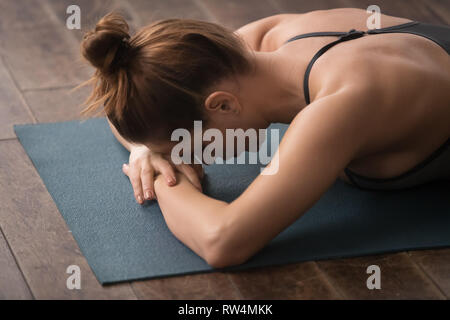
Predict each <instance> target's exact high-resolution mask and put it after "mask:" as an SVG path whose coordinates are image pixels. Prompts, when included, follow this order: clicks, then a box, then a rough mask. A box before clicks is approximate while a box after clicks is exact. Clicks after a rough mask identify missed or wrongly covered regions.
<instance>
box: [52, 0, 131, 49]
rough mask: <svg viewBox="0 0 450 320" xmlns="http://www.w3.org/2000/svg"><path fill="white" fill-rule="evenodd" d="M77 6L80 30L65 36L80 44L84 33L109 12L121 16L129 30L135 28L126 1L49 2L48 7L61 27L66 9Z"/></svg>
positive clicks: (64, 21)
mask: <svg viewBox="0 0 450 320" xmlns="http://www.w3.org/2000/svg"><path fill="white" fill-rule="evenodd" d="M70 5H78V6H79V7H80V11H81V29H80V30H76V29H74V30H67V32H66V33H67V35H69V34H70V35H71V36H74V37H75V38H77V40H78V43H79V42H81V39H82V38H83V34H84V32H85V31H87V30H90V29H93V28H94V27H95V24H96V23H97V22H98V20H100V18H102V17H103V16H104V15H106V14H107V13H109V12H112V11H115V12H118V13H120V14H121V15H123V17H124V18H125V19H126V21H127V22H128V24H129V25H130V27H131V28H133V27H135V26H136V24H137V23H136V21H135V19H136V15H135V14H134V12H131V11H130V6H129V3H128V1H118V0H59V1H50V3H49V7H50V8H51V9H50V10H52V11H53V13H54V16H55V19H56V20H57V21H59V22H60V23H61V24H62V25H65V24H66V20H67V17H68V14H67V13H66V10H67V7H68V6H70Z"/></svg>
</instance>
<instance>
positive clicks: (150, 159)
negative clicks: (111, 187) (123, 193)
mask: <svg viewBox="0 0 450 320" xmlns="http://www.w3.org/2000/svg"><path fill="white" fill-rule="evenodd" d="M175 169H176V170H178V171H180V172H181V173H183V174H184V175H185V176H186V177H187V178H188V179H189V181H190V182H191V183H192V184H193V185H194V186H195V187H196V188H197V189H199V190H200V191H202V186H201V183H200V180H201V179H202V178H203V168H202V166H201V165H188V164H180V165H175V164H173V163H172V162H171V161H170V160H168V159H166V158H165V157H164V156H163V155H162V154H160V153H156V152H152V151H151V150H150V149H149V148H147V147H146V146H142V145H141V146H134V147H131V150H130V158H129V164H126V163H125V164H123V166H122V171H123V173H124V174H126V175H127V176H128V177H129V178H130V182H131V185H132V187H133V191H134V197H135V198H136V201H137V202H138V203H139V204H142V203H144V201H145V200H153V199H156V193H155V189H154V185H153V182H154V179H155V176H156V175H158V174H161V175H162V176H163V177H164V180H165V181H166V183H167V184H168V185H169V186H173V185H175V184H176V182H177V180H176V175H175Z"/></svg>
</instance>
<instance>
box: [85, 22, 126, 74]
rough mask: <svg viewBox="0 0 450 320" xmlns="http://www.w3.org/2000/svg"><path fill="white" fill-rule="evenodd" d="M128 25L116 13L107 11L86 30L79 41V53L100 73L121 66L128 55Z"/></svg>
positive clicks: (108, 71) (111, 70) (112, 70)
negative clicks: (91, 27)
mask: <svg viewBox="0 0 450 320" xmlns="http://www.w3.org/2000/svg"><path fill="white" fill-rule="evenodd" d="M129 39H130V35H129V27H128V24H127V22H126V21H125V19H124V18H123V17H122V16H121V15H119V14H117V13H109V14H107V15H106V16H104V17H103V18H102V19H100V21H99V22H98V23H97V24H96V26H95V29H94V30H93V31H88V32H87V33H86V34H85V35H84V38H83V41H82V43H81V54H82V55H83V57H84V58H85V59H86V60H88V61H89V62H90V63H91V64H92V65H93V66H94V67H95V68H97V69H98V70H100V71H101V72H102V73H111V72H114V71H115V69H116V68H118V67H122V66H124V65H125V63H126V58H127V57H128V56H129V52H130V44H129V41H128V40H129Z"/></svg>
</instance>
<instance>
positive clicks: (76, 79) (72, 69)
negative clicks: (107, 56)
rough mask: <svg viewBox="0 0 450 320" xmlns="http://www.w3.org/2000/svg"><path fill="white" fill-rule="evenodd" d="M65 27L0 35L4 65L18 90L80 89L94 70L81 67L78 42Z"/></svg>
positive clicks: (17, 31)
mask: <svg viewBox="0 0 450 320" xmlns="http://www.w3.org/2000/svg"><path fill="white" fill-rule="evenodd" d="M68 34H70V30H67V29H66V28H65V27H37V28H33V29H27V30H15V31H14V32H11V31H8V32H5V33H2V34H1V35H0V47H1V48H2V49H1V50H2V54H3V55H4V57H5V63H6V65H7V66H8V68H9V69H10V70H11V72H12V74H13V77H14V79H15V81H16V82H17V84H18V86H19V89H21V90H23V89H35V88H45V87H59V86H70V85H77V84H79V83H80V82H82V81H84V80H86V79H88V78H89V75H90V74H91V73H92V70H91V69H90V68H88V67H87V66H86V65H85V64H83V63H81V56H80V54H79V48H78V44H77V41H76V40H75V38H74V37H72V36H68Z"/></svg>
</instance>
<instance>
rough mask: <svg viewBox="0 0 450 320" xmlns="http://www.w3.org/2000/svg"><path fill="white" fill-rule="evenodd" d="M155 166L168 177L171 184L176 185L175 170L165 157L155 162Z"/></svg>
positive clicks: (167, 179)
mask: <svg viewBox="0 0 450 320" xmlns="http://www.w3.org/2000/svg"><path fill="white" fill-rule="evenodd" d="M153 165H154V168H155V169H156V170H158V171H159V172H160V173H161V174H162V175H163V176H164V178H165V179H166V181H167V184H168V185H169V186H173V185H175V183H176V182H177V179H176V177H175V170H173V167H172V165H171V164H170V163H169V161H167V160H166V159H164V158H160V159H158V160H156V161H155V163H154V164H153Z"/></svg>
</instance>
